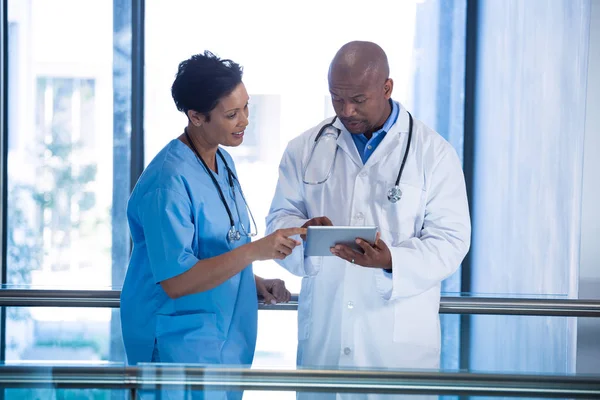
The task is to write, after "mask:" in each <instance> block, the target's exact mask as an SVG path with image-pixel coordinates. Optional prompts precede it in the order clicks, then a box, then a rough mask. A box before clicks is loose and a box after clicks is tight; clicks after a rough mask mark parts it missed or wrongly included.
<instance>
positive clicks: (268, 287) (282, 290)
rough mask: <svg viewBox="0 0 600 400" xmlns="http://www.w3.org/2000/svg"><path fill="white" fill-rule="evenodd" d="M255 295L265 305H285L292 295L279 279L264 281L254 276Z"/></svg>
mask: <svg viewBox="0 0 600 400" xmlns="http://www.w3.org/2000/svg"><path fill="white" fill-rule="evenodd" d="M254 280H255V282H256V293H257V294H258V297H259V299H262V300H263V302H264V303H265V304H277V303H287V302H288V301H290V299H291V298H292V294H291V293H290V291H289V290H287V288H286V287H285V282H283V281H282V280H281V279H264V278H261V277H260V276H256V275H254Z"/></svg>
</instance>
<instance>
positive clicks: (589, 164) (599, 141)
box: [579, 0, 600, 296]
mask: <svg viewBox="0 0 600 400" xmlns="http://www.w3.org/2000/svg"><path fill="white" fill-rule="evenodd" d="M591 3H592V10H591V20H590V49H589V53H588V54H589V66H588V83H587V102H586V119H585V139H584V155H583V198H582V211H581V213H582V220H581V262H580V271H579V278H580V280H581V281H584V280H588V281H589V280H598V281H600V207H599V205H600V0H592V2H591ZM582 283H583V282H582ZM582 289H583V287H582ZM581 294H582V295H583V293H581ZM598 295H599V296H600V293H598Z"/></svg>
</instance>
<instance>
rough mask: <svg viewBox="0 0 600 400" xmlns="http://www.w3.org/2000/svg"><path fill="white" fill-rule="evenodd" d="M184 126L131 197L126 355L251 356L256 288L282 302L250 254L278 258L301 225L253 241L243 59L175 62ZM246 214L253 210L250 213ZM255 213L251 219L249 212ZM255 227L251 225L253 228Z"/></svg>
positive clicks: (232, 360) (212, 359) (279, 288)
mask: <svg viewBox="0 0 600 400" xmlns="http://www.w3.org/2000/svg"><path fill="white" fill-rule="evenodd" d="M171 92H172V96H173V99H174V101H175V105H176V106H177V109H178V110H179V111H181V112H183V113H184V114H185V115H186V116H187V119H188V124H187V127H186V128H185V129H184V131H183V133H182V134H181V135H180V136H179V137H177V138H176V139H173V140H171V141H170V142H169V143H168V144H167V145H166V146H165V147H164V148H163V149H162V150H161V151H160V152H159V153H158V155H156V157H155V158H154V159H153V160H152V161H151V162H150V164H149V165H148V167H147V168H146V169H145V170H144V172H143V174H142V175H141V177H140V179H139V180H138V182H137V184H136V186H135V188H134V190H133V192H132V194H131V197H130V199H129V203H128V206H127V218H128V221H129V226H130V230H131V236H132V239H133V251H132V254H131V259H130V263H129V268H128V270H127V276H126V278H125V283H124V285H123V289H122V294H121V324H122V331H123V341H124V343H125V350H126V353H127V358H128V362H129V363H130V364H137V363H140V362H161V363H202V364H226V365H250V364H251V363H252V359H253V356H254V348H255V344H256V330H257V329H256V328H257V306H258V300H257V296H259V295H260V296H261V297H263V298H264V299H265V301H266V302H269V303H275V302H286V301H288V300H289V298H290V293H289V292H288V291H287V289H286V288H285V285H284V284H283V282H282V281H280V280H267V279H262V278H260V277H257V276H255V275H254V274H253V272H252V262H253V261H257V260H267V259H283V258H285V257H286V256H287V255H289V254H291V252H292V250H293V249H294V247H295V246H297V245H299V244H300V242H299V241H298V240H296V239H297V238H295V239H294V238H292V237H294V236H295V235H300V234H304V233H305V232H306V231H305V230H304V229H301V228H292V229H283V230H280V231H278V232H275V233H273V234H271V235H269V236H266V237H264V238H262V239H260V240H257V241H254V242H252V241H251V240H250V236H253V235H254V234H255V230H256V227H255V225H251V224H250V222H251V221H250V218H249V215H248V211H247V204H246V202H245V199H244V195H243V192H242V189H241V186H240V182H239V181H238V179H237V173H236V169H235V165H234V162H233V160H232V158H231V156H230V155H229V154H228V153H227V152H226V151H225V150H224V149H223V148H222V146H239V145H241V144H242V142H243V140H244V129H245V128H246V126H247V125H248V101H249V97H248V93H247V92H246V88H245V87H244V84H243V83H242V68H241V67H240V66H239V65H238V64H236V63H235V62H233V61H231V60H222V59H219V58H218V57H216V56H215V55H213V54H212V53H210V52H208V51H207V52H205V53H204V54H198V55H195V56H193V57H191V58H190V59H188V60H185V61H183V62H182V63H181V64H180V65H179V69H178V72H177V75H176V78H175V81H174V83H173V86H172V88H171ZM250 217H251V213H250ZM252 221H253V219H252ZM251 228H253V229H251Z"/></svg>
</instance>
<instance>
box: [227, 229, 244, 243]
mask: <svg viewBox="0 0 600 400" xmlns="http://www.w3.org/2000/svg"><path fill="white" fill-rule="evenodd" d="M240 239H241V234H240V231H238V230H237V229H235V227H234V226H232V227H231V228H229V232H227V240H229V241H230V242H235V241H238V240H240Z"/></svg>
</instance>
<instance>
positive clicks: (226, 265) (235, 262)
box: [160, 243, 257, 299]
mask: <svg viewBox="0 0 600 400" xmlns="http://www.w3.org/2000/svg"><path fill="white" fill-rule="evenodd" d="M253 245H254V243H248V244H245V245H243V246H240V247H237V248H235V249H233V250H231V251H228V252H227V253H224V254H221V255H219V256H216V257H211V258H206V259H204V260H200V261H198V262H197V263H196V264H195V265H194V266H193V267H192V268H190V269H189V270H187V271H186V272H184V273H182V274H180V275H177V276H175V277H173V278H170V279H167V280H165V281H162V282H161V283H160V284H161V286H162V288H163V290H164V291H165V292H166V293H167V295H168V296H169V297H170V298H172V299H176V298H178V297H182V296H186V295H189V294H194V293H199V292H204V291H207V290H210V289H213V288H215V287H217V286H219V285H220V284H222V283H223V282H225V281H226V280H227V279H229V278H231V277H232V276H234V275H236V274H237V273H239V272H240V271H241V270H243V269H244V268H246V267H247V266H248V265H250V264H252V263H253V262H254V261H256V259H257V258H256V255H255V253H256V252H254V251H253V247H254V246H253Z"/></svg>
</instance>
